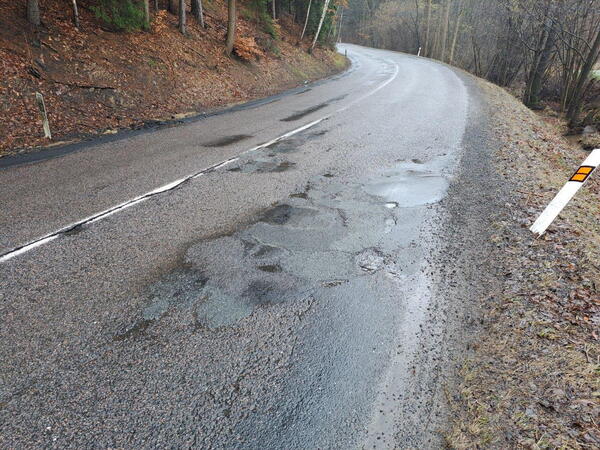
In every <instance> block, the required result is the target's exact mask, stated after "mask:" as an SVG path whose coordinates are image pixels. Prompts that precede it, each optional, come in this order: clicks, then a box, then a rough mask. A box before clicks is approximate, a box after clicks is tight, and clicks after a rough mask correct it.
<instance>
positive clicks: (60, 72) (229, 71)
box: [0, 0, 346, 155]
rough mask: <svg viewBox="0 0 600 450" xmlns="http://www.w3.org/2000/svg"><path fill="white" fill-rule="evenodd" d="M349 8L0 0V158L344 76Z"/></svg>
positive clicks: (273, 1)
mask: <svg viewBox="0 0 600 450" xmlns="http://www.w3.org/2000/svg"><path fill="white" fill-rule="evenodd" d="M344 1H345V0H310V1H304V0H270V1H269V0H70V1H68V2H67V1H63V0H43V1H40V0H20V1H17V2H11V1H8V0H0V12H1V13H2V16H3V18H2V19H1V21H2V26H1V27H0V59H1V60H2V64H0V104H1V105H2V108H0V111H1V112H0V136H2V139H1V140H0V155H2V154H3V153H4V154H7V153H9V152H14V151H20V150H24V149H26V148H28V147H35V146H40V145H48V144H56V143H60V142H64V141H70V140H74V139H81V138H84V137H86V136H88V135H91V134H96V133H98V132H100V133H114V132H115V131H116V130H118V129H121V128H138V127H143V126H149V125H153V124H156V123H157V122H159V123H161V122H164V121H166V120H173V119H175V120H177V119H180V118H182V117H185V116H188V115H194V114H198V113H200V112H204V111H206V110H207V109H214V108H216V107H221V106H225V105H231V104H235V103H240V102H243V101H246V100H249V99H252V98H257V97H261V96H266V95H270V94H274V93H276V92H279V91H281V90H284V89H287V88H291V87H293V86H297V85H299V84H302V83H304V82H306V81H310V80H314V79H318V78H322V77H324V76H327V75H330V74H332V73H335V72H336V71H339V70H342V69H343V68H344V67H345V66H346V62H345V60H344V59H343V58H342V57H341V56H340V55H337V54H336V53H335V51H334V44H335V42H336V40H337V38H338V37H339V28H340V25H341V19H342V12H341V11H342V9H343V6H344ZM36 92H39V93H41V94H42V95H43V97H44V102H45V106H46V109H47V112H48V119H49V122H50V128H51V130H52V140H50V139H46V138H45V137H44V133H43V132H42V123H41V116H40V113H39V111H38V105H37V103H36V97H35V93H36Z"/></svg>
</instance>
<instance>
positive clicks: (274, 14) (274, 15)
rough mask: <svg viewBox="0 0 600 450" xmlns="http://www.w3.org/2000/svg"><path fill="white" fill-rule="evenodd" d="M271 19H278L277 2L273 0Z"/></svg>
mask: <svg viewBox="0 0 600 450" xmlns="http://www.w3.org/2000/svg"><path fill="white" fill-rule="evenodd" d="M271 8H272V10H271V17H273V20H275V19H277V13H276V12H275V0H271Z"/></svg>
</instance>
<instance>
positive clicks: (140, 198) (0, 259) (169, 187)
mask: <svg viewBox="0 0 600 450" xmlns="http://www.w3.org/2000/svg"><path fill="white" fill-rule="evenodd" d="M393 64H394V67H395V70H394V74H393V75H392V76H391V77H390V78H388V79H387V80H386V81H385V82H383V83H382V84H380V85H379V86H378V87H376V88H375V89H373V90H372V91H370V92H368V93H366V94H365V95H363V96H361V97H359V98H358V99H355V100H353V101H352V102H350V103H349V104H348V105H346V106H344V107H343V108H339V109H337V110H336V111H335V112H334V113H332V114H328V115H326V116H323V117H321V118H320V119H317V120H313V121H312V122H309V123H307V124H306V125H302V126H301V127H299V128H296V129H294V130H292V131H288V132H287V133H284V134H282V135H281V136H278V137H276V138H274V139H271V140H270V141H267V142H265V143H263V144H260V145H257V146H256V147H252V148H250V149H249V150H245V151H243V152H242V153H240V154H239V155H238V156H236V157H233V158H229V159H227V160H225V161H223V162H220V163H217V164H215V165H212V166H210V167H208V168H206V169H202V170H201V171H200V172H197V173H194V174H192V175H188V176H186V177H183V178H180V179H178V180H176V181H172V182H171V183H167V184H165V185H164V186H161V187H158V188H156V189H154V190H152V191H149V192H147V193H145V194H142V195H138V196H137V197H134V198H132V199H131V200H127V201H125V202H123V203H119V204H118V205H115V206H112V207H110V208H108V209H105V210H104V211H101V212H98V213H96V214H92V215H91V216H88V217H86V218H85V219H82V220H79V221H77V222H73V223H71V224H69V225H67V226H64V227H62V228H60V229H59V230H57V231H53V232H52V233H48V234H46V235H44V236H42V237H40V238H38V239H35V240H33V241H31V242H29V243H27V244H24V245H22V246H20V247H18V248H15V249H13V250H9V251H8V252H6V253H4V254H3V255H0V263H3V262H6V261H8V260H10V259H12V258H14V257H16V256H19V255H22V254H23V253H27V252H28V251H30V250H33V249H34V248H36V247H39V246H41V245H44V244H46V243H48V242H50V241H53V240H54V239H56V238H58V237H59V236H60V235H61V234H63V233H65V232H67V231H69V230H72V229H73V228H75V227H77V226H79V225H83V224H92V223H95V222H98V221H100V220H102V219H104V218H106V217H109V216H112V215H113V214H115V213H117V212H119V211H123V210H124V209H127V208H129V207H131V206H133V205H137V204H138V203H142V202H143V201H145V200H147V199H149V198H150V197H152V196H154V195H157V194H160V193H163V192H166V191H170V190H173V189H175V188H176V187H178V186H179V185H181V184H183V183H185V182H186V181H188V180H192V179H195V178H198V177H200V176H202V175H204V174H206V173H207V172H211V171H213V170H216V169H220V168H222V167H224V166H226V165H228V164H231V163H233V162H235V161H237V160H238V159H239V157H240V156H242V155H245V154H247V153H251V152H254V151H256V150H260V149H261V148H265V147H268V146H269V145H273V144H275V143H277V142H280V141H282V140H284V139H287V138H289V137H291V136H293V135H295V134H298V133H300V132H302V131H304V130H307V129H309V128H312V127H314V126H315V125H318V124H319V123H321V122H323V121H324V120H327V119H329V118H330V117H331V116H332V115H333V114H335V113H339V112H343V111H346V110H347V109H348V108H349V107H350V106H352V105H354V104H356V103H358V102H360V101H362V100H364V99H365V98H367V97H369V96H371V95H373V94H375V93H376V92H377V91H379V90H380V89H383V88H384V87H385V86H387V85H388V84H390V83H391V82H392V81H394V79H395V78H396V77H397V76H398V72H399V67H398V64H396V63H393Z"/></svg>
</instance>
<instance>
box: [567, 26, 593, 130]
mask: <svg viewBox="0 0 600 450" xmlns="http://www.w3.org/2000/svg"><path fill="white" fill-rule="evenodd" d="M599 50H600V31H597V32H596V39H595V40H594V44H593V45H592V48H591V49H590V52H589V53H588V56H587V59H586V61H585V64H584V65H583V68H582V69H581V72H580V73H579V77H578V78H577V84H576V85H575V87H574V88H573V93H572V95H571V102H570V104H569V110H568V112H567V119H569V124H570V125H571V126H575V125H576V124H577V119H578V118H579V111H580V110H581V103H582V102H583V93H584V91H585V87H586V84H587V82H588V80H589V77H590V73H591V71H592V68H593V67H594V64H595V63H596V60H597V59H598V52H599Z"/></svg>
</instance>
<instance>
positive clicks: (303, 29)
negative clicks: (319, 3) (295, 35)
mask: <svg viewBox="0 0 600 450" xmlns="http://www.w3.org/2000/svg"><path fill="white" fill-rule="evenodd" d="M310 5H312V0H308V9H307V10H306V20H305V21H304V28H302V34H301V35H300V40H302V38H303V37H304V33H305V32H306V25H308V16H309V15H310Z"/></svg>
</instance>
